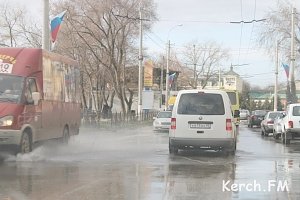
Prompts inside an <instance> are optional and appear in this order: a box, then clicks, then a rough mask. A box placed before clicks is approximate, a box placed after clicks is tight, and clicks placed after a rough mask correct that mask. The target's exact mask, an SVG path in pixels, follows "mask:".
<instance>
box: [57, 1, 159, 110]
mask: <svg viewBox="0 0 300 200" xmlns="http://www.w3.org/2000/svg"><path fill="white" fill-rule="evenodd" d="M139 2H140V1H139V0H112V1H107V0H101V1H96V0H84V1H82V0H75V1H64V2H63V3H59V4H56V6H55V5H54V8H55V9H54V11H53V12H55V10H56V13H57V12H58V8H60V10H61V9H62V8H63V9H67V10H68V13H67V18H66V20H64V24H65V25H64V26H65V27H67V28H65V29H63V30H62V32H61V33H60V36H59V37H60V42H59V43H58V45H57V47H56V49H57V51H63V50H68V49H69V53H70V54H71V55H72V54H73V55H74V56H75V57H82V56H81V53H82V51H84V52H86V54H88V58H86V57H82V58H80V63H81V65H82V66H83V67H84V68H85V70H83V71H84V73H85V77H83V79H86V80H89V81H87V82H89V85H90V88H89V89H88V90H89V91H90V92H91V93H92V91H91V88H97V89H100V90H99V91H100V92H99V94H101V98H99V99H100V103H99V104H98V103H96V104H98V105H99V107H98V108H97V110H99V111H100V110H101V101H102V103H103V102H104V104H105V103H106V102H107V101H106V100H107V99H108V98H106V97H104V96H103V95H104V93H103V91H104V90H105V91H107V90H106V89H107V86H108V85H109V87H110V88H112V89H113V90H109V92H110V95H109V96H110V97H113V96H114V95H116V96H117V97H118V98H119V100H120V106H121V108H122V111H123V113H126V111H128V110H130V109H131V105H132V99H133V90H132V88H130V87H129V86H128V84H127V83H128V82H129V81H128V79H129V78H133V77H131V76H133V75H136V74H128V75H127V74H126V72H127V68H128V67H131V66H134V65H133V64H132V63H133V60H134V61H135V63H137V58H138V56H137V54H133V53H135V52H136V51H135V50H134V49H135V43H136V39H137V38H138V37H137V36H138V30H139V29H138V28H139V27H138V25H139V20H143V19H139V17H138V16H139V15H138V6H137V5H139ZM142 3H143V8H144V9H146V10H145V14H146V16H145V18H147V16H155V15H154V13H153V12H154V10H153V9H154V7H153V5H152V4H153V2H152V0H148V1H142ZM79 8H80V9H79ZM150 24H151V23H150V22H148V25H147V26H145V27H144V28H147V27H148V28H149V25H150ZM74 48H75V50H74V51H73V52H72V51H71V49H74ZM133 58H134V59H133ZM87 59H89V60H87ZM135 66H136V64H135ZM135 71H137V70H135ZM99 80H100V81H99ZM99 84H100V85H99ZM98 85H99V87H98ZM127 95H128V96H127ZM96 102H99V101H97V100H96ZM110 102H112V100H110ZM107 103H108V102H107ZM126 105H127V109H126ZM109 107H110V108H111V107H112V105H109Z"/></svg>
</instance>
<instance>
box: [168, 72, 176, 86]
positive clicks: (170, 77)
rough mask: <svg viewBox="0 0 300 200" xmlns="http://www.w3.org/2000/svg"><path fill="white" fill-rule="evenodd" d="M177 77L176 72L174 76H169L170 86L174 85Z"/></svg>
mask: <svg viewBox="0 0 300 200" xmlns="http://www.w3.org/2000/svg"><path fill="white" fill-rule="evenodd" d="M175 76H176V72H174V73H173V74H171V75H170V76H169V85H172V83H173V81H174V79H175Z"/></svg>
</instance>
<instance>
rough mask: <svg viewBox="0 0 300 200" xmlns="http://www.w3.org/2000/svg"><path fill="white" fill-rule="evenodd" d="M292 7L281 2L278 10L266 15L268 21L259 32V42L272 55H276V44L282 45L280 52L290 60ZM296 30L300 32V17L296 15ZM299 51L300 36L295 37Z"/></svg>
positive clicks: (285, 2) (287, 3)
mask: <svg viewBox="0 0 300 200" xmlns="http://www.w3.org/2000/svg"><path fill="white" fill-rule="evenodd" d="M291 7H292V5H291V4H290V3H289V2H287V1H281V3H279V4H278V7H277V9H276V10H270V12H268V13H267V14H266V17H265V18H266V19H267V20H266V21H265V22H263V23H262V25H261V26H260V28H259V30H258V34H257V35H258V42H259V44H260V45H261V46H263V47H265V48H266V50H267V51H268V52H269V53H270V55H274V52H275V50H274V49H275V46H276V42H279V43H280V52H281V53H283V54H284V55H285V57H287V58H290V45H291V40H290V39H291ZM295 18H296V20H295V22H296V24H295V27H296V28H295V30H300V21H299V15H295ZM295 41H296V46H298V48H297V49H299V45H300V35H299V34H296V37H295Z"/></svg>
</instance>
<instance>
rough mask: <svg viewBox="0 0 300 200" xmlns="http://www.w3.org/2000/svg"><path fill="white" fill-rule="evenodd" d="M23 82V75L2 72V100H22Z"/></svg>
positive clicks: (0, 84)
mask: <svg viewBox="0 0 300 200" xmlns="http://www.w3.org/2000/svg"><path fill="white" fill-rule="evenodd" d="M23 83H24V78H23V77H20V76H13V75H7V74H0V102H14V103H18V102H20V100H21V94H22V90H23Z"/></svg>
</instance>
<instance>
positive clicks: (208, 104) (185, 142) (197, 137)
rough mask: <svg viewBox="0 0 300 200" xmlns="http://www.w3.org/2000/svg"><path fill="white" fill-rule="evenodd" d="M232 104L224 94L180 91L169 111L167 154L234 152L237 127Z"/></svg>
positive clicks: (208, 91)
mask: <svg viewBox="0 0 300 200" xmlns="http://www.w3.org/2000/svg"><path fill="white" fill-rule="evenodd" d="M238 113H239V110H236V112H235V116H233V115H232V112H231V103H230V99H229V97H228V95H227V94H226V92H225V91H221V90H181V91H179V93H178V95H177V98H176V101H175V104H174V108H173V111H172V119H171V128H170V130H169V152H170V153H171V154H173V153H174V154H177V153H178V149H201V148H205V149H212V150H223V151H225V152H226V153H227V154H234V153H235V151H236V137H237V134H236V126H235V124H234V117H238Z"/></svg>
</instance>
